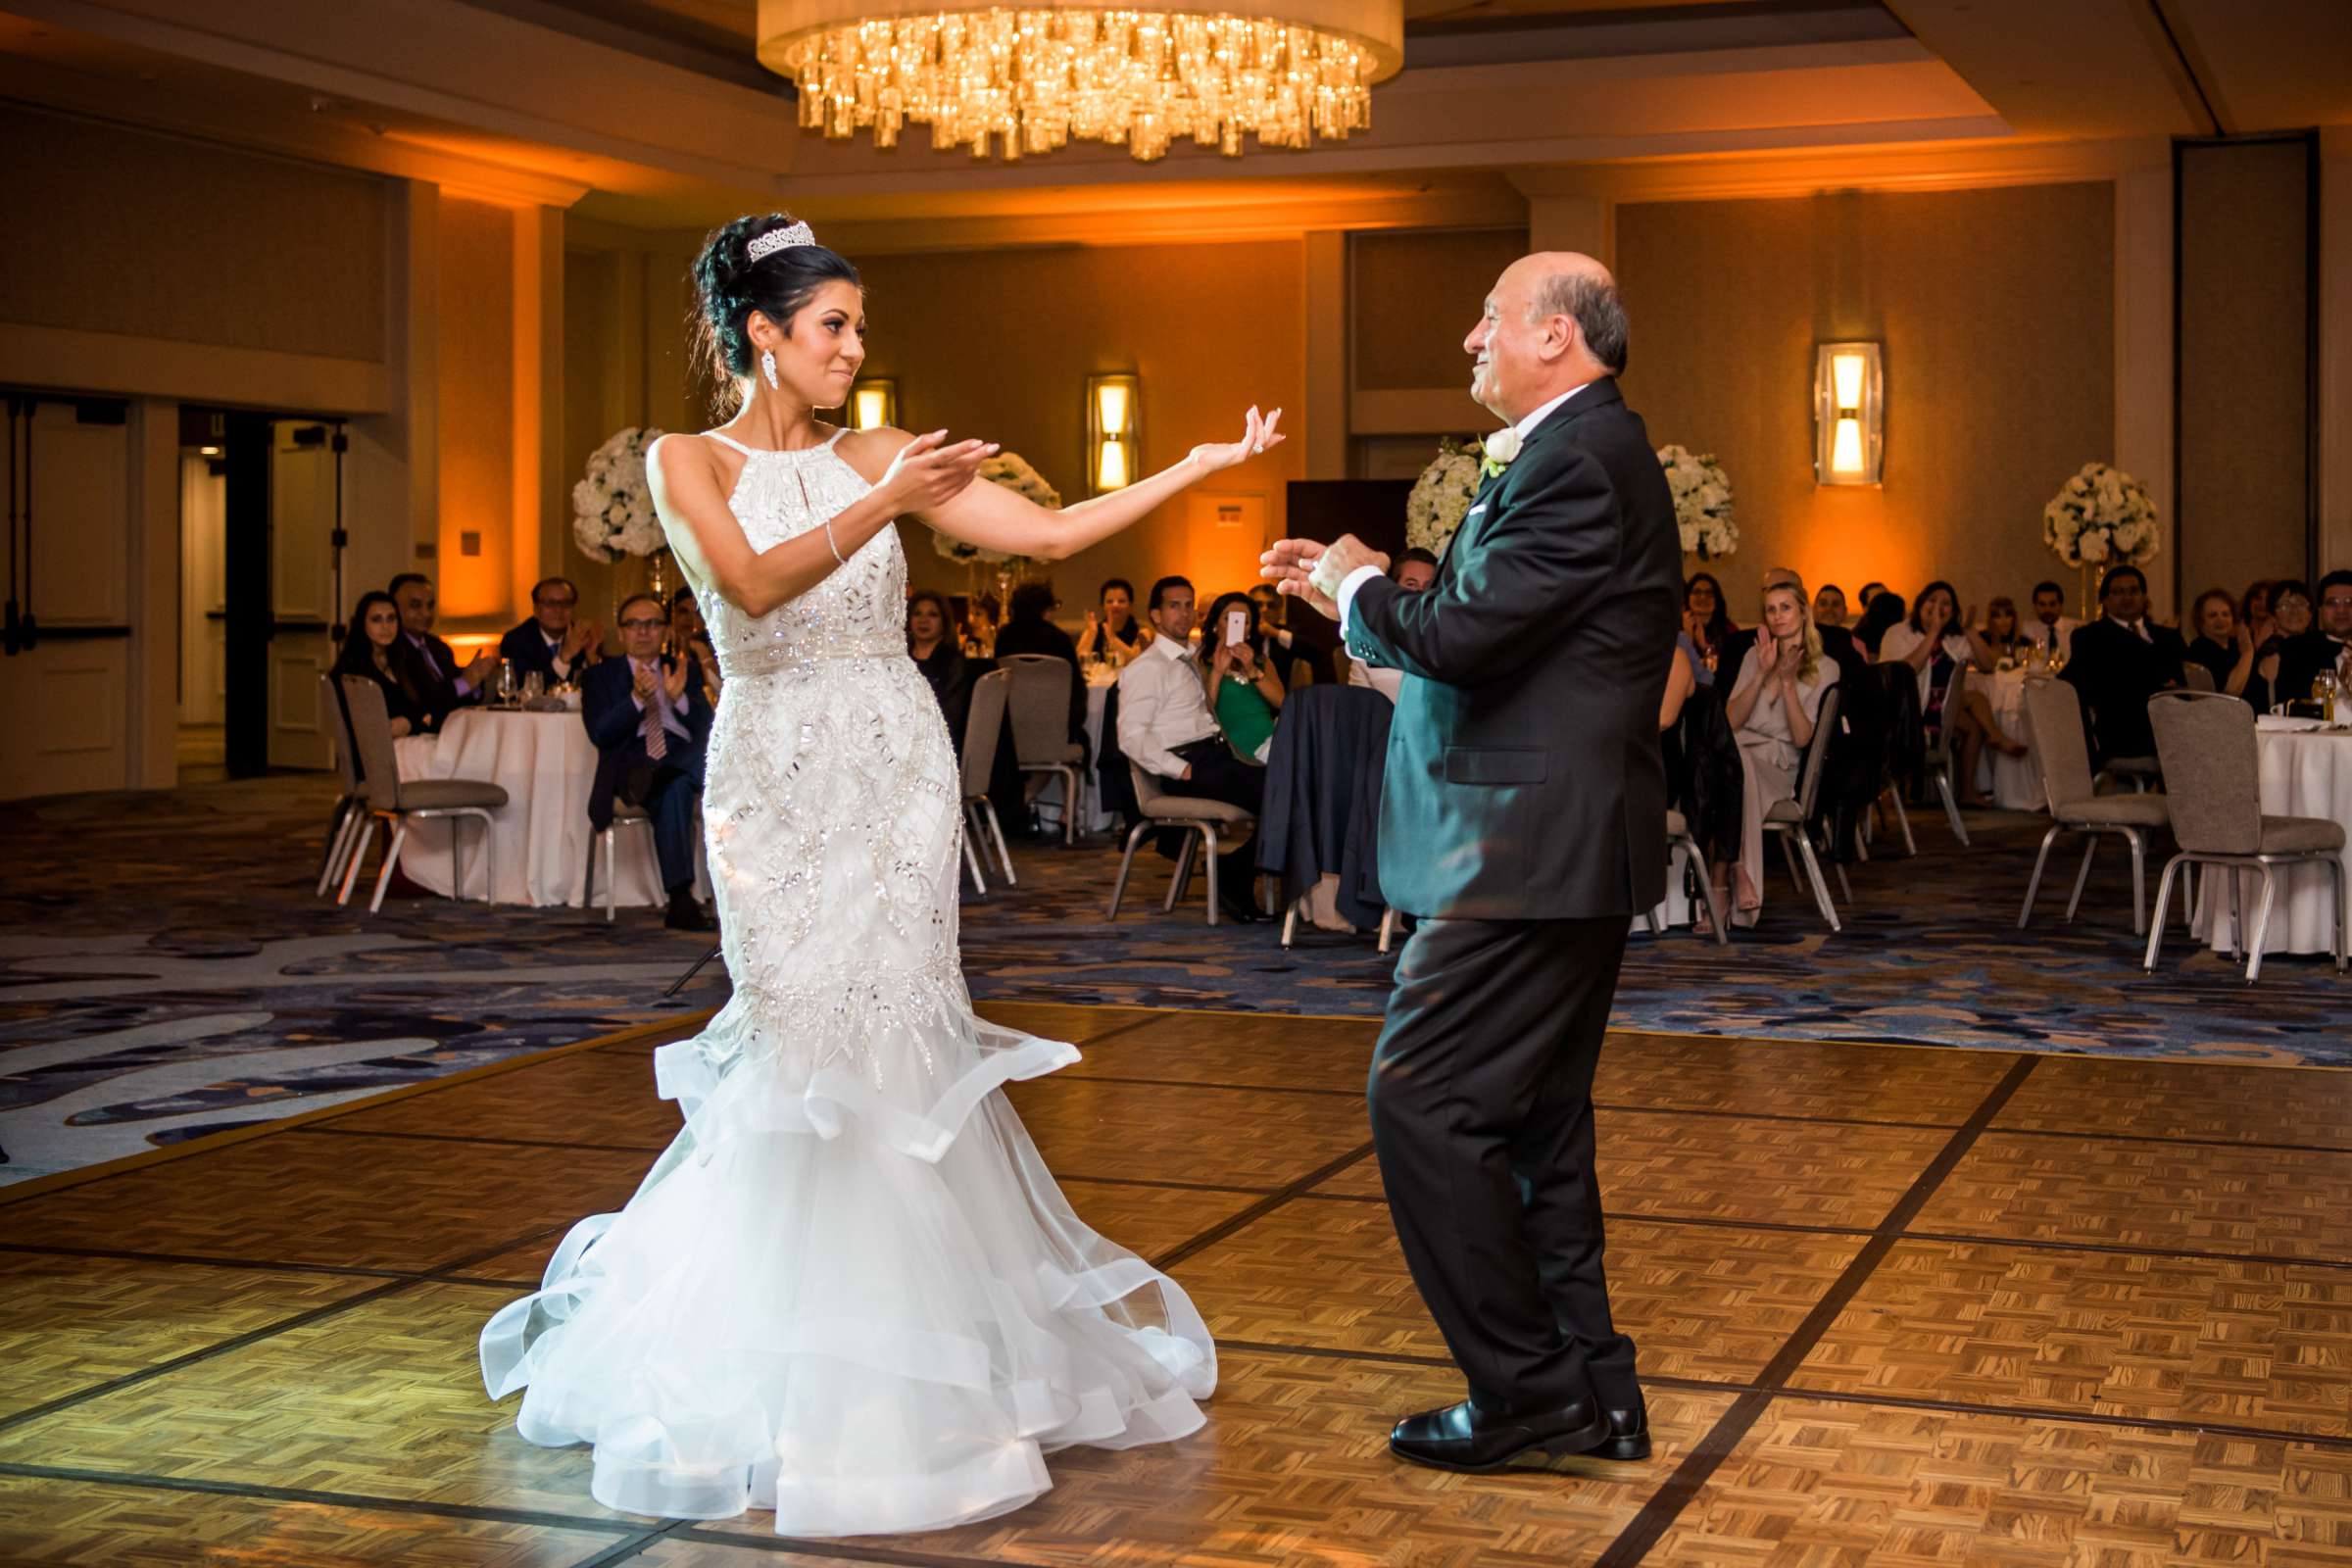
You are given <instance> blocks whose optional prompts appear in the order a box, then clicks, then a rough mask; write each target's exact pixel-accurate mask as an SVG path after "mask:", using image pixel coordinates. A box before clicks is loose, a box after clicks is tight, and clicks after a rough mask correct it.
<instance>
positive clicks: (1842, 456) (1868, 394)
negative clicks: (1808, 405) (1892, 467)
mask: <svg viewBox="0 0 2352 1568" xmlns="http://www.w3.org/2000/svg"><path fill="white" fill-rule="evenodd" d="M1886 414H1887V381H1886V373H1885V371H1884V369H1883V368H1882V367H1881V366H1880V363H1879V345H1877V344H1876V343H1824V344H1822V345H1821V346H1820V347H1819V348H1817V349H1815V350H1814V352H1813V482H1814V483H1815V484H1877V483H1879V482H1880V479H1881V475H1882V474H1883V473H1884V471H1885V466H1886V458H1887V437H1886Z"/></svg>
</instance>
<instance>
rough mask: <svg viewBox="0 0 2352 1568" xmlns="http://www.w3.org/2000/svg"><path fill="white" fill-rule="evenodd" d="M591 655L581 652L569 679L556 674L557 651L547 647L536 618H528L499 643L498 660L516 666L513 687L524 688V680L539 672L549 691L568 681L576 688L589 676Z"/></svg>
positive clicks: (585, 650)
mask: <svg viewBox="0 0 2352 1568" xmlns="http://www.w3.org/2000/svg"><path fill="white" fill-rule="evenodd" d="M591 652H592V650H590V649H586V648H583V649H581V650H580V652H579V655H578V657H577V658H575V659H573V660H572V662H571V666H570V668H571V672H570V673H569V674H568V675H559V674H557V673H556V656H555V651H554V650H553V649H551V648H549V647H548V646H547V633H546V632H544V631H541V630H540V629H539V619H538V617H537V616H536V615H533V616H529V617H527V618H525V619H524V621H523V623H522V624H521V625H519V626H515V627H512V628H510V629H509V630H508V632H507V634H506V635H505V636H504V637H501V638H500V639H499V640H498V657H499V658H501V659H503V660H505V661H506V662H508V663H510V664H512V665H514V666H515V685H517V686H519V685H521V684H522V677H523V676H525V675H528V674H530V673H531V672H532V671H533V670H536V671H538V673H539V678H540V679H541V680H542V681H544V682H546V683H547V685H548V686H549V687H550V688H553V687H555V686H557V685H560V684H562V683H563V682H564V681H565V680H569V681H571V682H573V683H574V684H577V683H578V682H579V680H580V679H581V678H582V677H583V676H585V675H586V674H587V673H588V656H589V654H590V653H591Z"/></svg>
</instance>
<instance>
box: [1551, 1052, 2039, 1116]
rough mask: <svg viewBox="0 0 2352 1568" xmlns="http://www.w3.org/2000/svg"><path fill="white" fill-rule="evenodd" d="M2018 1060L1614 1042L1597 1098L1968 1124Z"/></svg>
mask: <svg viewBox="0 0 2352 1568" xmlns="http://www.w3.org/2000/svg"><path fill="white" fill-rule="evenodd" d="M2014 1059H2015V1058H2013V1057H2010V1056H2006V1055H2000V1054H1993V1053H1990V1052H1976V1051H1909V1050H1905V1049H1902V1048H1900V1047H1896V1046H1869V1045H1857V1044H1852V1043H1849V1042H1842V1041H1841V1042H1837V1043H1831V1042H1826V1041H1798V1040H1695V1039H1689V1038H1685V1037H1682V1036H1673V1035H1642V1034H1627V1033H1615V1034H1611V1035H1610V1036H1609V1038H1608V1043H1607V1044H1606V1045H1605V1046H1603V1047H1602V1048H1601V1053H1600V1069H1599V1071H1598V1073H1597V1074H1596V1075H1595V1076H1594V1078H1593V1099H1594V1100H1595V1101H1598V1102H1599V1103H1602V1104H1606V1105H1624V1106H1628V1107H1639V1106H1654V1107H1657V1108H1661V1109H1676V1110H1729V1111H1738V1112H1740V1113H1741V1114H1744V1115H1749V1116H1764V1115H1772V1116H1849V1117H1857V1118H1860V1119H1863V1120H1867V1121H1916V1122H1935V1123H1937V1124H1939V1125H1942V1126H1947V1127H1956V1126H1958V1125H1959V1124H1960V1123H1962V1122H1964V1121H1966V1120H1967V1119H1968V1118H1969V1116H1970V1114H1971V1113H1972V1112H1974V1111H1975V1110H1976V1108H1977V1106H1978V1105H1979V1104H1980V1103H1983V1101H1984V1099H1985V1095H1986V1094H1988V1093H1990V1092H1991V1090H1992V1087H1993V1086H1994V1085H1995V1084H1997V1083H1999V1082H2000V1080H2001V1075H2002V1074H2003V1073H2005V1072H2007V1071H2008V1070H2009V1066H2010V1063H2011V1061H2012V1060H2014Z"/></svg>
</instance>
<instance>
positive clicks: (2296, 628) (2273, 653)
mask: <svg viewBox="0 0 2352 1568" xmlns="http://www.w3.org/2000/svg"><path fill="white" fill-rule="evenodd" d="M2268 598H2269V605H2268V609H2269V615H2268V618H2267V619H2265V620H2261V621H2249V622H2248V623H2247V624H2248V628H2249V629H2250V630H2251V631H2252V633H2253V636H2254V673H2255V674H2257V675H2259V676H2261V677H2262V680H2263V684H2264V685H2265V686H2266V687H2267V688H2268V689H2269V692H2270V698H2271V701H2272V702H2273V703H2282V702H2285V701H2287V699H2288V696H2289V694H2288V693H2287V692H2285V691H2283V690H2281V689H2280V687H2279V684H2278V658H2279V655H2280V653H2281V652H2282V651H2283V650H2284V649H2285V647H2286V645H2287V644H2288V643H2289V642H2290V641H2292V640H2293V639H2295V638H2297V637H2300V636H2302V635H2303V634H2304V633H2305V632H2307V631H2309V630H2311V589H2310V587H2309V586H2308V585H2307V584H2305V583H2304V581H2303V580H2302V579H2301V578H2300V577H2280V578H2278V579H2276V580H2274V581H2273V582H2272V583H2271V584H2270V589H2269V596H2268ZM2299 695H2301V696H2306V697H2307V696H2309V695H2310V693H2308V692H2305V693H2301V694H2299Z"/></svg>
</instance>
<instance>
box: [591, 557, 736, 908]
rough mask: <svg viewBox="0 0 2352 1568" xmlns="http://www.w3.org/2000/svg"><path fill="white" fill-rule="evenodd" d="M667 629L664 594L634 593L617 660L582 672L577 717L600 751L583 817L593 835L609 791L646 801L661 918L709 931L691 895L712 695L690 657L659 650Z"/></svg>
mask: <svg viewBox="0 0 2352 1568" xmlns="http://www.w3.org/2000/svg"><path fill="white" fill-rule="evenodd" d="M668 629H669V614H668V612H667V610H666V608H665V607H664V606H663V605H662V601H660V600H659V599H656V598H655V597H654V596H653V595H651V594H634V595H631V596H630V597H629V599H628V600H627V601H626V602H625V603H623V604H622V605H621V607H620V652H621V657H620V658H618V659H608V660H604V661H602V662H599V663H596V664H592V665H590V666H589V668H588V671H587V673H586V674H584V675H582V676H581V677H580V718H581V720H582V722H584V723H585V724H586V725H587V726H588V738H589V739H590V740H592V741H594V742H595V743H596V750H597V753H598V756H597V763H596V782H595V784H594V785H593V786H592V787H591V788H590V791H589V795H588V822H589V825H590V826H591V827H593V828H595V829H596V830H597V831H598V832H600V833H601V832H603V831H604V829H605V828H606V827H607V826H609V825H611V823H612V821H613V798H614V797H615V796H617V797H619V798H621V799H622V800H625V801H627V802H628V803H629V804H630V805H632V806H641V807H643V808H644V809H645V812H646V814H647V815H648V816H650V817H652V818H653V822H654V855H655V858H657V859H659V860H660V861H661V863H662V888H663V890H664V891H665V892H667V894H668V895H669V913H668V916H667V918H666V919H664V920H663V922H662V923H663V924H665V925H667V926H669V927H670V928H671V929H672V930H677V931H708V930H710V929H711V917H710V916H709V915H707V914H705V913H704V912H703V910H702V907H701V906H699V905H697V904H696V903H695V902H694V843H695V827H696V823H695V816H696V811H697V806H696V798H697V797H698V796H699V795H700V794H701V792H702V787H703V747H704V745H705V744H706V743H707V742H708V741H709V740H710V738H711V700H710V699H709V698H708V697H706V696H705V695H704V694H703V683H702V682H701V681H700V680H698V679H696V678H695V676H694V672H693V671H692V670H691V669H690V668H689V665H690V664H691V662H692V661H691V660H689V659H663V658H662V633H664V632H666V631H667V630H668Z"/></svg>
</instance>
